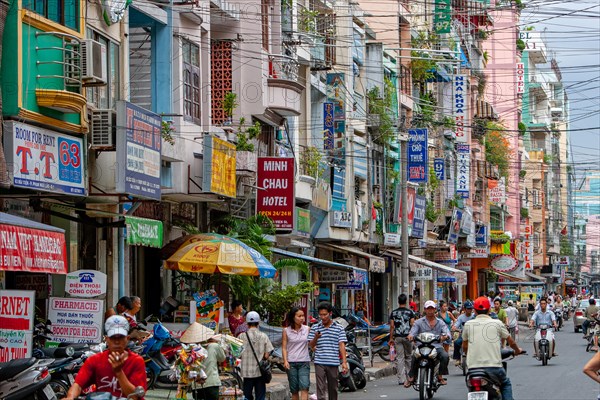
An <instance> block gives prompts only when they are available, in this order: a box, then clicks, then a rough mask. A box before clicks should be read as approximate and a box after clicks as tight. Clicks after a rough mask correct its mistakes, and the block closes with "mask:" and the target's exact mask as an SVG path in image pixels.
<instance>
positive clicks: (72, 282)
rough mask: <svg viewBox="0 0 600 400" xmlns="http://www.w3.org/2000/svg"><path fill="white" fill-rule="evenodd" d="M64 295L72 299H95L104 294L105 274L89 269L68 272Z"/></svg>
mask: <svg viewBox="0 0 600 400" xmlns="http://www.w3.org/2000/svg"><path fill="white" fill-rule="evenodd" d="M65 293H68V294H69V295H71V296H73V297H96V296H101V295H103V294H106V274H105V273H103V272H100V271H96V270H91V269H80V270H78V271H73V272H69V273H68V274H67V279H66V280H65Z"/></svg>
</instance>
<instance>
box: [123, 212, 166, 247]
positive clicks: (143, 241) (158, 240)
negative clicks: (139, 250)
mask: <svg viewBox="0 0 600 400" xmlns="http://www.w3.org/2000/svg"><path fill="white" fill-rule="evenodd" d="M125 226H127V244H128V245H130V246H146V247H156V248H159V249H160V248H161V247H162V245H163V224H162V221H157V220H154V219H148V218H140V217H129V216H126V217H125Z"/></svg>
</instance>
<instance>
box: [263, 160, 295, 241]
mask: <svg viewBox="0 0 600 400" xmlns="http://www.w3.org/2000/svg"><path fill="white" fill-rule="evenodd" d="M257 180H258V184H257V185H258V187H259V188H261V190H257V192H256V213H257V214H261V215H264V216H267V217H269V218H270V219H271V220H272V221H273V223H274V225H275V229H276V230H278V231H291V230H293V229H294V209H295V206H296V205H295V200H294V199H295V198H294V186H295V184H294V159H293V158H280V157H259V158H258V170H257Z"/></svg>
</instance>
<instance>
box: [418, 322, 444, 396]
mask: <svg viewBox="0 0 600 400" xmlns="http://www.w3.org/2000/svg"><path fill="white" fill-rule="evenodd" d="M415 339H416V341H417V347H416V349H415V350H414V352H413V354H414V356H415V359H416V361H415V362H416V363H417V365H418V367H419V368H418V374H417V377H416V379H415V381H414V383H413V388H414V389H415V390H416V391H418V392H419V400H425V399H431V398H432V397H433V395H434V394H435V392H436V391H437V390H438V389H439V387H440V384H439V382H438V379H437V377H438V375H439V368H440V363H439V361H438V360H437V355H438V352H437V349H436V348H435V345H434V343H440V337H439V336H437V335H434V334H433V333H430V332H423V333H419V334H418V335H417V337H416V338H415Z"/></svg>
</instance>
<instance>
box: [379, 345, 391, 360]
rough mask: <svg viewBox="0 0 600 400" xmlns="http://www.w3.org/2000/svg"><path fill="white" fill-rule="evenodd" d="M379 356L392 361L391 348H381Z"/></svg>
mask: <svg viewBox="0 0 600 400" xmlns="http://www.w3.org/2000/svg"><path fill="white" fill-rule="evenodd" d="M379 357H381V359H382V360H383V361H386V362H390V361H391V359H390V348H389V347H386V348H384V349H381V350H380V351H379Z"/></svg>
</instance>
